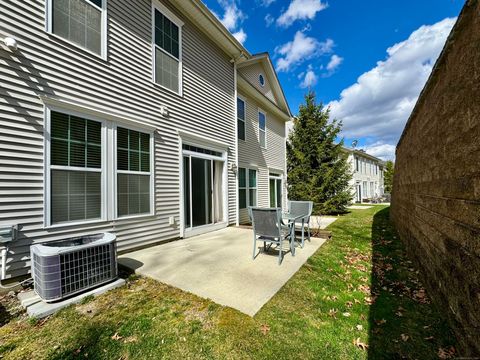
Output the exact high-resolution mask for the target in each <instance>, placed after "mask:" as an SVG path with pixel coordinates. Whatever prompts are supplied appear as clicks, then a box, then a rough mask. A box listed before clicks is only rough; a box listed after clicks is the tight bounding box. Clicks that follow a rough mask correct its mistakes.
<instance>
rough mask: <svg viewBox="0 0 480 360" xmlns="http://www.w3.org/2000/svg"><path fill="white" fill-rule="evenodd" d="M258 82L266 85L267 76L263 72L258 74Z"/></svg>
mask: <svg viewBox="0 0 480 360" xmlns="http://www.w3.org/2000/svg"><path fill="white" fill-rule="evenodd" d="M258 82H259V83H260V86H261V87H264V86H265V77H264V76H263V75H262V74H260V75H258Z"/></svg>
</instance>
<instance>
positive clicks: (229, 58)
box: [0, 0, 290, 277]
mask: <svg viewBox="0 0 480 360" xmlns="http://www.w3.org/2000/svg"><path fill="white" fill-rule="evenodd" d="M0 38H1V39H4V38H13V39H15V40H16V41H17V43H18V49H17V50H14V49H13V48H14V47H13V46H11V47H10V48H7V47H6V46H4V45H3V42H1V45H0V82H1V92H0V225H1V226H3V225H17V226H18V231H17V237H16V239H15V241H14V242H13V243H12V244H11V246H10V249H9V250H10V251H9V255H8V260H7V264H6V269H7V277H15V276H17V275H22V274H25V273H26V272H27V270H29V265H30V263H29V249H30V245H32V244H34V243H39V242H45V241H53V240H59V239H63V238H66V237H73V236H80V235H85V234H92V233H99V232H105V231H108V232H113V233H114V234H116V236H117V240H118V249H119V250H120V251H126V250H129V249H134V248H138V247H144V246H148V245H151V244H155V243H158V242H162V241H166V240H170V239H176V238H182V237H187V236H193V235H195V234H199V233H202V232H207V231H212V230H215V229H218V228H222V227H226V226H228V225H235V224H238V223H239V222H240V220H241V219H240V214H241V213H242V214H243V211H240V212H239V211H238V208H239V206H240V207H241V208H242V210H243V205H244V201H245V200H246V201H248V203H249V204H258V205H268V204H269V201H268V197H269V190H268V189H269V183H270V180H265V179H268V178H269V177H272V178H271V179H272V180H273V179H275V181H278V189H280V190H278V189H277V188H275V189H276V190H275V191H276V192H278V194H280V195H278V196H279V199H281V201H282V202H284V201H285V196H286V195H285V193H284V191H283V188H284V179H285V122H286V121H288V120H289V118H290V111H289V110H288V105H287V103H286V101H285V97H284V96H283V93H282V90H281V88H280V85H279V83H278V80H277V79H276V75H275V71H274V70H273V67H271V63H270V62H269V60H268V56H267V55H259V56H252V55H251V54H250V53H249V52H248V51H247V50H246V49H245V48H244V47H243V46H242V45H241V44H240V43H239V42H238V41H237V40H236V39H235V38H234V37H233V36H232V35H231V34H230V33H229V32H228V30H227V29H226V28H225V27H224V26H223V25H222V24H221V23H220V22H219V21H218V19H217V18H216V17H215V16H214V15H213V14H212V13H211V12H210V11H209V10H208V9H207V8H206V6H205V5H204V4H203V3H202V2H201V1H200V0H169V1H167V0H158V1H157V0H136V1H129V0H31V1H16V0H3V1H2V2H0ZM265 59H266V60H265ZM266 61H267V62H268V63H269V64H270V67H269V68H268V67H265V64H266ZM242 63H244V64H245V65H242ZM258 66H260V68H261V67H265V69H263V70H262V77H263V79H264V80H263V81H264V85H260V87H259V86H258V85H257V84H256V83H255V81H254V80H252V79H250V78H249V76H248V74H253V73H254V72H255V70H253V68H254V67H258ZM237 68H238V69H239V70H238V71H237ZM263 71H265V72H264V73H263ZM237 82H238V92H239V94H240V98H243V99H244V101H245V106H244V114H245V115H244V117H245V118H244V119H243V120H244V124H245V128H244V130H245V140H237V132H239V131H240V130H239V129H238V128H237V127H238V123H239V120H238V118H239V113H240V112H237ZM257 107H258V108H260V109H261V110H262V112H263V114H264V116H265V120H263V118H262V119H259V118H256V116H257V115H256V114H257V110H256V109H257ZM259 124H261V125H260V126H259ZM243 141H245V143H248V144H249V145H250V147H249V146H246V147H245V146H243V145H242V144H243ZM264 144H265V146H263V145H264ZM242 146H243V147H242ZM240 161H241V163H240ZM246 168H248V169H249V171H248V174H249V175H250V174H251V176H250V177H249V175H246V173H245V172H244V171H243V170H242V169H246ZM250 169H252V170H256V171H258V175H254V173H253V172H251V171H250ZM245 180H246V181H248V183H245ZM254 180H255V181H254ZM247 184H248V186H247ZM254 184H255V186H253V185H254ZM239 185H242V186H241V187H240V188H239ZM243 185H245V186H243ZM276 186H277V182H275V185H272V187H276ZM245 189H248V194H246V192H247V191H246V190H245ZM254 197H255V201H253V200H252V199H253V198H254ZM243 220H245V219H244V218H243V217H242V221H243Z"/></svg>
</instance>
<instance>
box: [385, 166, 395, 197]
mask: <svg viewBox="0 0 480 360" xmlns="http://www.w3.org/2000/svg"><path fill="white" fill-rule="evenodd" d="M394 171H395V164H394V163H393V161H392V160H388V161H387V162H386V164H385V172H384V183H385V192H386V193H388V194H391V193H392V189H393V172H394Z"/></svg>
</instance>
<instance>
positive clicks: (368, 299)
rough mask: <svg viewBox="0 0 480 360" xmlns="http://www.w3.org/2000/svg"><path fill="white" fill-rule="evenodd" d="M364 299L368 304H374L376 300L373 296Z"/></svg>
mask: <svg viewBox="0 0 480 360" xmlns="http://www.w3.org/2000/svg"><path fill="white" fill-rule="evenodd" d="M363 300H365V304H366V305H372V304H373V303H374V302H375V299H374V298H371V297H370V296H366V297H364V298H363Z"/></svg>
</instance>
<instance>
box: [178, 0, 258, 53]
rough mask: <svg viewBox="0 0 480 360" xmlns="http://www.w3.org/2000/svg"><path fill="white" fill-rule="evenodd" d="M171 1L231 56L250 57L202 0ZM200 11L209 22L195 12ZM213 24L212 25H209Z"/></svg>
mask: <svg viewBox="0 0 480 360" xmlns="http://www.w3.org/2000/svg"><path fill="white" fill-rule="evenodd" d="M171 3H172V4H173V5H174V6H175V7H176V8H177V9H179V10H180V11H182V12H183V14H184V15H185V16H187V17H188V18H189V19H191V20H193V22H194V23H195V24H196V25H197V26H199V27H200V28H202V30H204V31H205V32H207V33H209V34H211V35H212V36H213V37H214V38H215V39H216V40H217V41H218V42H219V43H220V45H222V48H223V50H224V51H225V52H226V53H227V54H228V55H229V56H231V57H233V58H235V59H237V58H241V57H244V58H246V59H249V58H250V57H251V56H252V55H251V54H250V52H249V51H248V50H247V49H246V48H245V47H244V46H243V45H242V44H241V43H240V42H239V41H238V40H237V39H236V38H235V37H234V36H233V35H232V34H231V33H230V31H228V29H227V28H226V27H225V26H224V25H223V24H222V23H221V22H220V20H218V19H217V17H216V16H215V15H214V14H213V13H212V12H211V11H210V10H209V9H208V7H207V6H206V5H205V4H204V3H203V2H202V1H201V0H171ZM198 13H200V14H201V15H202V17H203V18H204V19H206V20H207V22H205V23H202V21H201V19H200V18H199V17H198V16H197V17H195V14H198ZM209 25H211V27H210V26H209Z"/></svg>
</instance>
